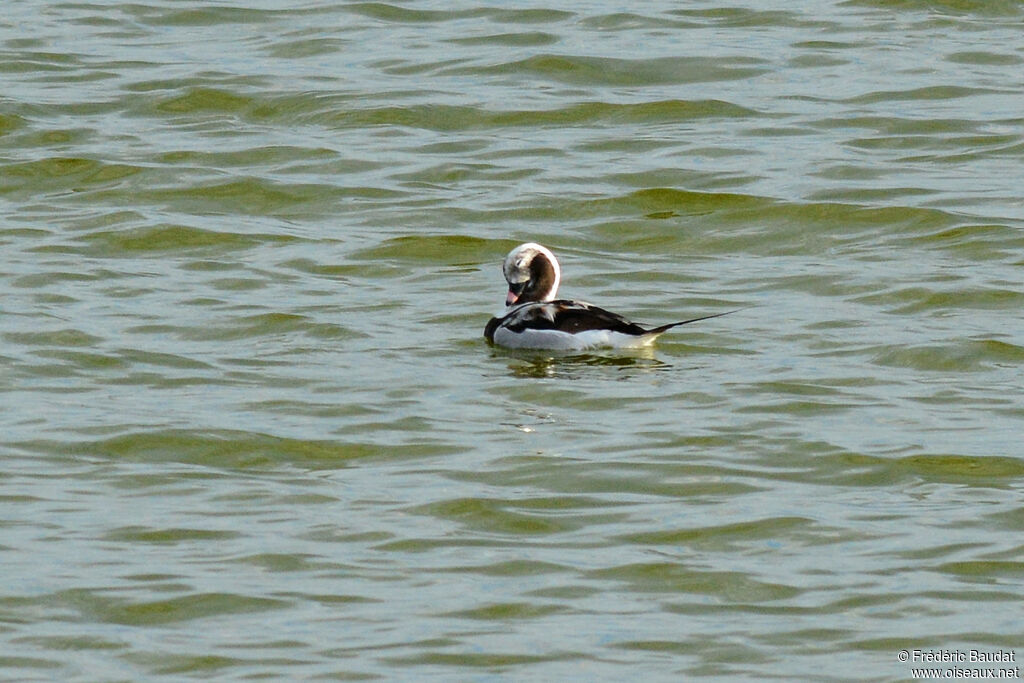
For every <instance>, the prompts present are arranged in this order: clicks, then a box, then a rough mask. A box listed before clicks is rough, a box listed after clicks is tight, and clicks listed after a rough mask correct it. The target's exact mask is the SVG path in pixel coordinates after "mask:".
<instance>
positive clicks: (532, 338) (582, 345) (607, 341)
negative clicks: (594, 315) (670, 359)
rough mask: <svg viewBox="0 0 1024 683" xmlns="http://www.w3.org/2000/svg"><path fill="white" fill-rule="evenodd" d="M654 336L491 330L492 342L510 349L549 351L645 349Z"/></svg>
mask: <svg viewBox="0 0 1024 683" xmlns="http://www.w3.org/2000/svg"><path fill="white" fill-rule="evenodd" d="M657 336H658V335H656V334H644V335H641V336H639V337H638V336H636V335H632V334H623V333H621V332H612V331H611V330H587V331H585V332H578V333H576V334H570V333H568V332H562V331H560V330H529V329H527V330H523V331H522V332H512V331H511V330H509V329H508V328H505V327H499V328H498V329H497V330H495V331H494V343H496V344H499V345H501V346H505V347H508V348H511V349H538V350H539V349H549V350H552V351H585V350H587V349H599V348H613V349H627V348H637V347H642V346H648V345H650V343H651V342H653V341H654V339H655V337H657Z"/></svg>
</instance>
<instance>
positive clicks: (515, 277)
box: [484, 242, 725, 351]
mask: <svg viewBox="0 0 1024 683" xmlns="http://www.w3.org/2000/svg"><path fill="white" fill-rule="evenodd" d="M502 270H503V271H504V274H505V280H506V281H507V282H508V285H509V290H508V294H507V296H506V297H505V304H506V306H507V309H506V311H505V313H504V314H503V315H499V316H495V317H493V318H491V319H490V321H488V323H487V326H486V327H485V328H484V338H485V339H487V341H489V342H491V343H493V344H497V345H498V346H504V347H508V348H514V349H538V350H539V349H550V350H562V351H584V350H587V349H594V348H602V347H606V348H638V347H644V346H648V345H650V344H651V343H652V342H653V341H654V340H655V339H656V338H657V337H658V336H659V335H661V334H662V333H664V332H666V331H668V330H670V329H671V328H673V327H676V326H677V325H685V324H686V323H690V322H696V321H697V320H704V319H706V318H715V317H718V316H719V315H725V314H724V313H718V314H715V315H709V316H704V317H701V318H693V319H691V320H683V321H680V322H674V323H669V324H667V325H661V326H660V327H654V328H645V327H643V326H641V325H638V324H637V323H634V322H631V321H629V320H627V319H626V318H623V317H622V316H621V315H618V314H617V313H612V312H611V311H606V310H605V309H603V308H598V307H597V306H593V305H591V304H588V303H584V302H582V301H574V300H571V299H555V295H556V293H557V291H558V284H559V281H560V279H561V271H560V269H559V267H558V261H557V260H556V259H555V256H554V254H552V253H551V252H550V251H548V250H547V249H546V248H544V247H542V246H541V245H539V244H536V243H533V242H528V243H526V244H521V245H519V246H518V247H516V248H515V249H513V250H512V251H511V252H509V255H508V256H507V257H506V258H505V262H504V264H503V266H502Z"/></svg>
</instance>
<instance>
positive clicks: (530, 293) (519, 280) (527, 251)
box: [502, 242, 562, 306]
mask: <svg viewBox="0 0 1024 683" xmlns="http://www.w3.org/2000/svg"><path fill="white" fill-rule="evenodd" d="M502 269H503V270H504V272H505V280H506V281H507V282H508V295H507V296H506V297H505V305H506V306H511V305H512V304H522V303H526V302H528V301H551V300H552V299H554V298H555V295H556V294H557V293H558V282H559V280H560V279H561V277H562V272H561V270H560V269H559V267H558V260H557V259H555V255H554V254H552V253H551V252H550V251H548V250H547V249H545V248H544V247H542V246H541V245H539V244H537V243H535V242H527V243H526V244H520V245H519V246H518V247H516V248H515V249H513V250H512V251H510V252H509V254H508V256H506V257H505V263H504V265H503V266H502Z"/></svg>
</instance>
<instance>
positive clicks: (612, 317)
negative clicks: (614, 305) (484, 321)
mask: <svg viewBox="0 0 1024 683" xmlns="http://www.w3.org/2000/svg"><path fill="white" fill-rule="evenodd" d="M503 323H504V326H505V327H507V328H508V329H509V330H511V331H512V332H522V331H524V330H527V329H531V330H558V331H559V332H566V333H568V334H577V333H579V332H586V331H587V330H610V331H612V332H621V333H622V334H632V335H637V336H639V335H641V334H644V333H645V332H647V330H645V329H644V328H643V327H640V326H639V325H637V324H636V323H633V322H630V321H628V320H626V319H625V318H623V317H622V316H621V315H618V314H616V313H612V312H611V311H606V310H604V309H603V308H598V307H597V306H591V305H590V304H585V303H583V302H582V301H569V300H566V299H559V300H557V301H546V302H543V303H541V302H538V303H533V304H527V305H525V306H521V307H519V308H517V309H515V310H514V311H513V312H512V313H510V314H509V315H507V316H505V318H503ZM496 326H497V325H495V327H496Z"/></svg>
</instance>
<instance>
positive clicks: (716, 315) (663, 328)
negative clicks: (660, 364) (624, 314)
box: [644, 308, 743, 340]
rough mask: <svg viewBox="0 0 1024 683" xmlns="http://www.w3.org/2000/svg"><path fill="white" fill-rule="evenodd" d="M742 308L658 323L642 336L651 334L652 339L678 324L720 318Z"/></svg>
mask: <svg viewBox="0 0 1024 683" xmlns="http://www.w3.org/2000/svg"><path fill="white" fill-rule="evenodd" d="M742 310H743V309H742V308H737V309H735V310H732V311H726V312H725V313H712V314H711V315H702V316H701V317H699V318H690V319H689V320H680V321H679V322H677V323H669V324H668V325H659V326H658V327H653V328H651V329H649V330H647V333H646V334H644V337H646V336H647V335H651V339H652V340H653V339H654V338H655V337H657V336H658V335H659V334H662V333H663V332H668V331H669V330H671V329H672V328H673V327H679V326H680V325H688V324H689V323H695V322H699V321H701V320H710V319H711V318H721V317H722V316H723V315H729V314H730V313H736V312H737V311H742Z"/></svg>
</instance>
